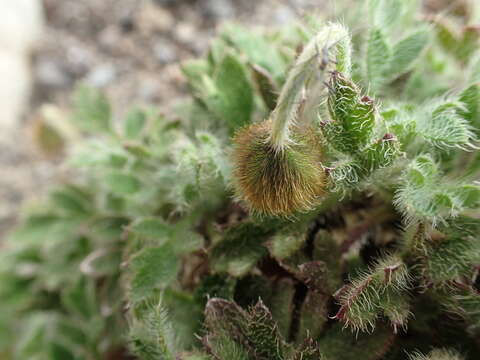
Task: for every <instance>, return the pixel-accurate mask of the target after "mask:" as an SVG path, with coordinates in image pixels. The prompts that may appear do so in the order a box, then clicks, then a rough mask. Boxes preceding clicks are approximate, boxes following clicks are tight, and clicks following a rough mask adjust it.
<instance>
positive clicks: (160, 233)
mask: <svg viewBox="0 0 480 360" xmlns="http://www.w3.org/2000/svg"><path fill="white" fill-rule="evenodd" d="M130 230H131V231H132V232H133V233H134V234H136V235H139V236H142V237H145V238H147V239H154V240H158V241H161V242H162V243H163V242H164V241H167V239H168V237H169V236H170V235H171V232H172V229H171V228H170V226H169V225H167V224H166V223H165V222H163V221H161V220H159V219H156V218H145V219H142V220H139V221H136V222H135V223H134V224H133V225H132V226H131V227H130ZM159 245H160V244H159Z"/></svg>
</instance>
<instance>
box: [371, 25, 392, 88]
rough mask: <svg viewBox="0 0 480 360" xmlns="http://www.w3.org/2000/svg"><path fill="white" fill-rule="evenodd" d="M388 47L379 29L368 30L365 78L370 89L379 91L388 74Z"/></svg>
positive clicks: (389, 56) (389, 55) (389, 58)
mask: <svg viewBox="0 0 480 360" xmlns="http://www.w3.org/2000/svg"><path fill="white" fill-rule="evenodd" d="M390 60H391V53H390V48H389V46H388V43H387V40H386V39H385V36H384V34H383V32H382V30H381V29H379V28H374V29H371V30H370V35H369V38H368V42H367V78H368V81H369V84H370V86H371V87H372V91H373V92H374V93H375V92H377V91H380V90H381V88H382V85H383V84H384V83H385V81H386V79H387V77H388V76H389V75H388V73H387V71H388V70H389V66H390Z"/></svg>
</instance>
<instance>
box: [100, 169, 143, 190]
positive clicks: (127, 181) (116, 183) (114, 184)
mask: <svg viewBox="0 0 480 360" xmlns="http://www.w3.org/2000/svg"><path fill="white" fill-rule="evenodd" d="M105 185H106V186H107V187H108V188H109V189H110V191H112V192H113V193H115V194H118V195H132V194H135V193H136V192H138V191H139V190H140V187H141V183H140V180H138V179H137V178H136V177H135V176H133V175H129V174H124V173H120V172H113V173H110V174H108V175H107V176H106V177H105Z"/></svg>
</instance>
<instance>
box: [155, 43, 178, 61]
mask: <svg viewBox="0 0 480 360" xmlns="http://www.w3.org/2000/svg"><path fill="white" fill-rule="evenodd" d="M153 53H154V54H155V57H156V58H157V60H158V61H159V62H161V63H162V64H168V63H171V62H174V61H175V60H177V54H176V49H175V47H174V46H173V44H172V43H170V42H168V41H166V40H164V39H162V40H158V41H157V42H156V43H155V44H154V46H153Z"/></svg>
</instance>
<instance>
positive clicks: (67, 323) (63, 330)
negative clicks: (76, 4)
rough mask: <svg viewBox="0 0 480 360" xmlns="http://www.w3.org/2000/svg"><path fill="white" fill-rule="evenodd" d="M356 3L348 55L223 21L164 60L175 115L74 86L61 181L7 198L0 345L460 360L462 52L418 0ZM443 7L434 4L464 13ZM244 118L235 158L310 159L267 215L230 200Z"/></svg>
mask: <svg viewBox="0 0 480 360" xmlns="http://www.w3.org/2000/svg"><path fill="white" fill-rule="evenodd" d="M367 5H368V6H361V7H359V8H357V9H351V14H354V15H355V16H349V15H348V16H345V19H346V20H345V21H346V23H347V24H346V25H350V26H351V29H356V28H358V27H356V26H355V23H354V22H353V21H354V20H352V23H350V20H349V19H357V21H358V19H369V20H368V21H369V26H365V27H362V28H361V29H360V30H358V31H346V33H347V37H346V38H345V37H341V38H340V39H337V40H342V41H343V42H344V43H348V42H349V41H350V35H352V39H351V40H352V44H353V46H352V48H353V51H352V52H351V53H350V51H346V50H345V49H347V48H346V47H342V46H338V44H339V43H340V42H338V41H333V42H331V41H330V40H329V37H328V36H327V35H329V31H325V29H328V28H329V27H332V26H337V27H340V25H335V23H329V22H327V21H320V20H318V19H315V18H313V17H312V18H309V19H307V21H306V22H303V23H302V24H300V25H293V26H291V27H288V28H285V29H279V30H272V29H269V30H268V31H266V30H263V31H262V30H253V29H244V28H241V27H239V26H237V25H231V26H226V27H224V28H223V29H222V30H221V32H220V36H219V38H218V39H216V40H214V41H213V42H212V44H211V47H210V50H209V51H208V54H207V56H206V57H205V58H203V59H200V60H193V61H190V62H187V63H185V64H183V67H182V69H183V72H184V75H185V78H186V80H187V82H188V86H189V89H190V90H191V95H192V96H191V98H190V100H188V101H186V102H183V101H182V102H180V103H179V104H178V105H177V106H176V111H175V114H168V115H162V116H160V115H159V113H158V111H157V110H156V109H144V108H142V109H134V110H132V111H130V112H129V113H128V114H127V115H126V116H125V118H122V119H115V121H114V119H113V117H112V111H111V108H110V105H109V102H108V100H107V99H106V98H105V96H103V95H102V94H101V93H100V92H99V91H97V90H93V89H87V88H80V89H79V91H78V92H77V94H76V96H75V107H76V111H75V112H74V114H72V120H73V123H74V124H76V126H77V127H78V128H79V129H80V130H81V131H83V132H84V133H85V135H86V136H85V138H84V139H83V140H82V141H81V142H80V143H79V144H75V146H73V147H72V149H71V150H72V151H71V153H72V154H71V155H70V156H69V158H68V164H69V166H71V167H73V168H75V169H76V170H75V171H76V174H78V176H76V178H75V179H74V180H75V181H72V182H71V183H67V184H61V185H58V186H56V187H55V188H54V189H52V191H51V192H50V193H49V194H48V195H46V196H45V198H44V199H42V200H41V201H39V203H38V204H33V205H31V206H30V207H29V208H27V209H26V210H25V211H24V212H23V213H22V217H23V219H22V221H21V224H20V225H19V226H18V228H17V229H16V230H15V231H14V232H13V233H12V234H11V236H10V237H9V238H8V239H7V240H5V242H4V244H3V248H2V253H1V254H0V256H1V261H0V278H1V280H2V281H1V283H2V286H1V287H0V304H1V305H2V313H1V315H0V349H1V350H0V354H1V356H3V358H6V359H127V358H132V357H133V358H139V359H152V360H153V359H172V360H173V359H185V360H200V359H205V360H206V359H215V360H231V359H245V360H253V359H265V360H270V359H272V360H280V359H285V360H290V359H291V360H297V359H298V360H300V359H332V360H334V359H342V360H343V359H347V360H348V359H361V360H368V359H371V360H377V359H405V358H406V356H407V355H406V354H407V353H408V354H409V356H410V358H411V359H419V360H420V359H432V360H438V359H442V360H443V359H445V360H447V359H448V360H449V359H452V360H457V359H475V358H476V355H477V354H478V352H479V351H480V350H479V346H480V344H479V340H478V339H479V338H480V318H479V311H480V295H479V276H478V272H479V265H480V241H479V239H478V234H479V232H480V221H479V220H478V207H479V205H480V188H479V186H478V184H477V181H478V180H479V172H480V157H479V156H478V151H477V146H478V139H477V136H478V133H479V131H480V130H479V129H480V118H479V111H478V109H479V107H480V88H479V84H478V76H477V75H478V69H477V66H476V61H477V60H478V57H479V56H480V54H479V50H478V48H476V47H475V46H473V47H472V46H471V44H472V41H473V42H474V41H475V39H473V40H468V41H465V42H463V41H459V42H457V45H456V46H459V47H461V46H463V45H462V44H464V43H465V44H467V45H465V46H468V49H465V51H464V52H462V54H463V55H462V56H461V57H460V58H455V57H454V56H452V54H449V53H447V52H446V51H445V48H446V46H445V39H443V38H439V33H441V32H440V31H439V30H438V26H437V23H439V19H436V20H435V22H433V23H432V19H430V18H428V17H426V18H425V17H422V16H420V15H421V14H422V13H421V8H420V4H419V2H417V1H414V0H412V1H401V0H391V1H387V0H372V1H368V4H367ZM350 7H351V5H350ZM472 13H473V12H472ZM349 14H350V13H349ZM462 16H463V17H461V18H450V17H448V18H447V19H449V21H450V20H452V24H456V23H459V22H460V23H462V22H463V23H469V22H470V21H478V19H475V18H473V17H472V18H471V19H470V18H467V17H466V16H467V15H462ZM346 25H345V26H344V25H341V27H342V28H344V29H346ZM469 25H470V24H469ZM457 30H458V34H463V35H458V36H463V37H465V36H466V34H465V29H464V27H463V26H458V29H457ZM462 31H463V33H462ZM319 34H323V35H325V36H326V37H319ZM323 35H322V36H323ZM320 38H322V39H324V40H325V39H326V42H322V43H320V42H318V41H317V40H318V39H320ZM308 44H311V46H310V47H309V46H308ZM299 49H303V50H299ZM306 49H307V50H308V51H309V52H310V51H311V53H309V55H310V56H307V57H306V59H307V62H306V63H302V62H300V67H298V65H299V62H298V59H300V58H302V57H301V54H302V53H303V51H305V50H306ZM297 53H300V54H299V55H298V54H297ZM349 63H351V64H352V66H351V67H350V66H346V64H349ZM304 65H308V66H307V67H304ZM299 70H301V71H300V72H299ZM305 70H306V72H304V71H305ZM298 74H301V75H302V76H300V77H298V76H296V75H298ZM289 79H290V81H289ZM291 79H294V80H295V81H292V80H291ZM292 84H293V85H295V86H292ZM287 90H288V91H287ZM282 94H284V96H281V95H282ZM285 94H287V95H288V96H286V95H285ZM279 95H280V96H279ZM285 101H287V102H285ZM287 105H288V106H287ZM279 109H280V110H279ZM279 113H280V114H282V113H283V114H284V115H285V114H287V116H280V117H278V116H279V115H278V114H279ZM265 119H270V121H271V122H272V125H271V126H266V125H268V124H269V123H268V120H267V121H265ZM278 119H280V120H278ZM273 123H275V124H276V126H274V125H273ZM244 129H257V130H258V129H260V130H261V131H260V132H261V135H262V137H263V138H262V139H264V140H265V142H263V143H262V142H260V143H258V144H257V145H258V147H252V148H250V149H247V150H248V151H250V152H251V154H252V155H255V152H256V151H258V149H259V148H260V150H262V149H264V148H263V147H262V146H261V145H265V144H269V146H270V145H271V146H275V144H276V145H279V144H280V145H282V146H284V145H285V146H287V145H288V146H289V148H288V150H289V151H292V149H293V151H295V152H296V153H295V154H296V157H293V161H292V163H291V164H293V165H291V164H290V165H291V166H290V167H283V168H282V167H279V168H277V170H278V171H279V172H281V171H283V170H285V169H287V172H288V174H289V175H290V174H291V170H292V169H298V168H299V167H298V166H300V165H301V164H298V162H299V161H300V160H302V159H307V160H308V161H309V163H310V165H311V166H310V167H309V169H311V170H312V171H313V174H314V175H312V176H304V177H300V179H301V180H300V181H301V182H302V186H305V187H308V186H314V184H312V183H310V182H311V181H314V180H315V179H318V177H321V179H322V191H321V192H318V193H315V199H314V200H315V201H309V203H308V206H304V207H298V208H296V209H294V210H297V211H288V216H285V214H284V213H283V211H269V212H268V211H267V212H265V211H264V212H259V211H255V210H256V207H255V204H253V205H252V203H251V200H250V199H249V198H248V197H245V196H243V197H242V196H240V197H241V199H242V201H241V202H238V201H237V200H236V198H235V196H234V194H235V191H237V195H238V176H239V173H238V167H236V163H235V151H239V150H240V151H244V150H245V149H244V148H243V146H245V143H243V142H242V141H238V139H239V138H238V136H240V138H241V135H238V134H242V133H241V131H244ZM235 134H237V137H236V139H237V140H234V137H235ZM275 134H276V135H275ZM300 134H301V135H302V136H300ZM305 138H307V139H309V141H308V142H307V143H305V142H302V140H304V139H305ZM272 139H277V140H278V141H279V142H277V141H274V140H272ZM268 141H270V142H269V143H268ZM284 141H286V142H284ZM239 147H240V148H239ZM245 151H246V150H245ZM280 153H281V152H280ZM283 154H291V152H290V153H289V152H284V153H283ZM257 155H258V154H257ZM317 155H318V156H317ZM260 158H262V157H261V156H260ZM286 158H288V156H287V157H286ZM257 159H258V158H257ZM299 159H300V160H299ZM283 160H284V158H282V159H281V161H283ZM270 164H271V162H270ZM292 166H293V167H292ZM295 166H296V167H295ZM269 169H271V168H269ZM284 174H285V172H284ZM252 175H257V174H255V172H252V173H251V174H247V176H252ZM262 175H263V176H264V177H265V179H266V183H268V180H271V179H270V178H269V177H272V176H276V175H278V174H277V173H275V170H272V171H271V172H268V173H266V174H262ZM260 178H261V177H260ZM281 178H282V179H284V180H285V182H284V183H281V185H282V186H287V187H288V186H289V184H290V185H291V183H290V182H289V181H291V180H292V178H291V177H281ZM277 179H278V178H277ZM271 183H272V184H276V183H278V182H275V181H272V182H271ZM254 185H255V181H252V182H251V186H252V187H253V186H254ZM261 185H264V184H259V188H260V186H261ZM235 189H236V190H235ZM297 189H298V187H297ZM268 190H269V191H270V194H275V191H277V190H278V189H275V188H272V189H268ZM286 193H288V192H283V193H282V194H286ZM295 195H296V193H295V191H293V192H292V197H293V196H295ZM271 199H273V200H270V202H271V203H274V202H275V196H274V195H272V197H271ZM287 200H289V199H287ZM310 200H311V199H310ZM249 201H250V202H249ZM272 208H273V207H270V209H272ZM278 209H282V206H281V204H280V205H278ZM289 210H291V209H290V208H289ZM259 213H261V214H262V216H258V214H259Z"/></svg>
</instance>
